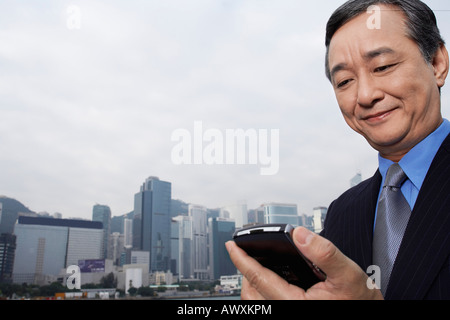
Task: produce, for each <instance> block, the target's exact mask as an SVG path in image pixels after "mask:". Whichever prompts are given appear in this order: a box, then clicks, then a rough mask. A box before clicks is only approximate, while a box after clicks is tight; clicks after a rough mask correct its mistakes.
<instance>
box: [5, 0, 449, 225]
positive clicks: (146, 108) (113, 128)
mask: <svg viewBox="0 0 450 320" xmlns="http://www.w3.org/2000/svg"><path fill="white" fill-rule="evenodd" d="M343 2H344V1H342V0H326V1H298V0H276V1H275V0H270V1H268V0H153V1H149V0H140V1H139V0H126V1H125V0H123V1H118V0H116V1H111V0H108V1H96V0H95V1H94V0H86V1H82V0H80V1H78V0H73V1H65V0H54V1H35V0H33V1H32V0H26V1H25V0H23V1H12V0H11V1H7V0H1V1H0V195H6V196H9V197H13V198H15V199H17V200H19V201H21V202H22V203H24V204H25V205H26V206H28V207H29V208H30V209H32V210H34V211H38V212H39V211H47V212H49V213H51V214H52V213H54V212H60V213H62V214H63V217H64V218H69V217H80V218H89V219H90V218H91V217H92V207H93V205H95V204H96V203H99V204H106V205H109V206H110V208H111V210H112V214H113V215H114V216H115V215H121V214H124V213H127V212H129V211H132V210H133V203H134V194H135V193H136V192H138V191H139V187H140V185H141V184H142V183H143V182H144V181H145V179H146V178H147V177H148V176H158V177H159V178H160V179H161V180H165V181H170V182H171V183H172V198H174V199H181V200H183V201H185V202H188V203H195V204H201V205H205V206H207V207H209V208H217V207H222V206H226V205H228V204H233V203H235V202H238V201H243V200H244V201H246V202H247V205H248V208H249V209H250V208H256V207H257V206H258V205H260V204H261V203H264V202H287V203H295V204H297V205H298V208H299V213H306V214H312V210H313V208H314V207H316V206H328V205H329V204H330V202H331V201H332V200H334V199H335V198H336V197H338V196H339V195H340V194H341V193H342V192H343V191H345V190H346V189H348V188H349V183H350V182H349V181H350V179H351V178H352V177H353V176H354V175H355V174H356V173H357V172H361V173H362V175H363V179H366V178H369V177H370V176H372V175H373V173H374V172H375V170H376V168H377V153H376V152H375V151H374V150H373V149H371V147H370V146H369V145H368V144H367V143H366V141H365V140H364V139H363V138H362V137H360V136H358V135H357V134H356V133H354V132H353V131H351V130H350V129H349V128H348V127H347V125H346V124H345V122H344V120H343V118H342V116H341V114H340V111H339V108H338V106H337V104H336V100H335V97H334V93H333V90H332V88H331V86H330V84H329V83H328V81H327V79H326V77H325V75H324V67H323V65H324V52H325V49H324V29H325V24H326V22H327V20H328V18H329V16H330V15H331V13H332V12H333V11H334V10H335V9H336V8H337V7H338V6H339V5H340V4H342V3H343ZM426 3H427V4H429V5H430V7H431V8H432V9H433V10H435V12H436V15H437V17H438V21H439V25H440V29H441V32H442V34H443V37H444V38H445V39H447V40H448V39H450V3H449V2H448V0H434V1H432V0H430V1H426ZM74 6H75V7H74ZM77 10H79V11H77ZM448 41H450V40H448ZM449 90H450V89H449V88H444V90H443V114H444V116H445V117H447V118H450V114H449V113H450V112H449V106H448V101H449V95H450V91H449ZM195 121H200V122H201V123H202V125H203V130H204V131H206V130H209V129H215V130H216V132H223V133H224V135H225V132H226V130H227V129H229V130H236V129H240V128H241V129H244V130H248V129H252V130H258V129H262V130H268V131H269V130H271V129H277V130H279V170H278V173H277V174H275V175H271V176H263V175H261V174H260V166H259V165H250V164H247V165H206V164H203V165H176V164H175V163H174V161H173V159H172V156H171V154H172V150H173V148H174V147H175V146H176V145H177V143H176V142H174V141H172V140H171V137H172V134H173V133H174V132H176V130H178V129H186V130H187V131H188V132H191V133H192V134H193V133H194V122H195Z"/></svg>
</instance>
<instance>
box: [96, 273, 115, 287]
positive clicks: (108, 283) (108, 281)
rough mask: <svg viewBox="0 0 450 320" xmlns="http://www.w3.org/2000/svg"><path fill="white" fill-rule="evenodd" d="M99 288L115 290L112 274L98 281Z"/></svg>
mask: <svg viewBox="0 0 450 320" xmlns="http://www.w3.org/2000/svg"><path fill="white" fill-rule="evenodd" d="M100 286H101V287H102V288H105V289H106V288H116V287H117V279H116V278H115V277H114V273H112V272H110V273H108V274H107V275H106V276H104V277H102V278H101V279H100Z"/></svg>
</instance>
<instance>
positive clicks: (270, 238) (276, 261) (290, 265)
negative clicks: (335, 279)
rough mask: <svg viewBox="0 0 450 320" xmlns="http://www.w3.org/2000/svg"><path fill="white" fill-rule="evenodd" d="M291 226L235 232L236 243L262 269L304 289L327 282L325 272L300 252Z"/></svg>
mask: <svg viewBox="0 0 450 320" xmlns="http://www.w3.org/2000/svg"><path fill="white" fill-rule="evenodd" d="M293 231H294V227H293V226H292V225H290V224H265V225H256V226H251V227H246V228H243V229H239V230H236V232H235V233H234V235H233V240H234V242H235V243H236V244H237V245H238V246H239V247H240V248H241V249H243V250H244V251H245V252H246V253H247V254H248V255H249V256H251V257H253V258H254V259H256V260H257V261H258V262H259V263H260V264H261V265H262V266H264V267H266V268H268V269H270V270H272V271H274V272H275V273H277V274H278V275H279V276H280V277H282V278H284V279H285V280H286V281H287V282H289V283H291V284H293V285H296V286H298V287H300V288H302V289H304V290H307V289H309V288H310V287H312V286H313V285H315V284H316V283H318V282H320V281H324V280H325V279H326V275H325V273H324V272H323V271H322V270H320V269H319V268H318V267H317V266H316V265H314V264H313V263H312V262H311V261H309V260H308V259H307V258H306V257H305V256H304V255H303V254H302V253H301V252H300V250H298V249H297V247H296V246H295V244H294V241H293V240H292V232H293Z"/></svg>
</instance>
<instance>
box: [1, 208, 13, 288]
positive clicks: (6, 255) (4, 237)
mask: <svg viewBox="0 0 450 320" xmlns="http://www.w3.org/2000/svg"><path fill="white" fill-rule="evenodd" d="M0 204H1V203H0ZM15 250H16V236H15V235H13V234H8V233H2V234H1V235H0V283H11V282H12V275H13V267H14V254H15Z"/></svg>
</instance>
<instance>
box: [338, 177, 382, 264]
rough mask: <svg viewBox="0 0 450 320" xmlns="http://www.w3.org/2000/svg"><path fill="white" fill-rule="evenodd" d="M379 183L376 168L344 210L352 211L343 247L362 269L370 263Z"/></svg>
mask: <svg viewBox="0 0 450 320" xmlns="http://www.w3.org/2000/svg"><path fill="white" fill-rule="evenodd" d="M380 185H381V174H380V173H379V171H378V170H377V172H376V173H375V175H374V176H373V177H372V178H371V179H370V180H369V183H368V184H367V186H366V187H365V188H364V189H362V190H361V192H360V193H359V194H358V195H357V196H355V195H353V196H354V198H353V199H352V201H350V202H349V203H350V205H349V207H348V208H346V210H348V212H353V214H352V215H351V221H349V222H347V223H349V227H348V234H347V237H348V238H347V240H348V239H351V240H350V241H348V242H347V241H346V243H345V244H344V247H347V249H346V250H345V251H347V253H346V254H348V256H350V257H352V259H353V260H354V261H355V262H356V263H357V264H358V265H359V266H360V267H361V268H362V269H363V270H364V271H366V270H367V268H368V267H369V266H370V265H371V264H372V239H373V225H374V218H375V209H376V205H377V201H378V194H379V191H380Z"/></svg>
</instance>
